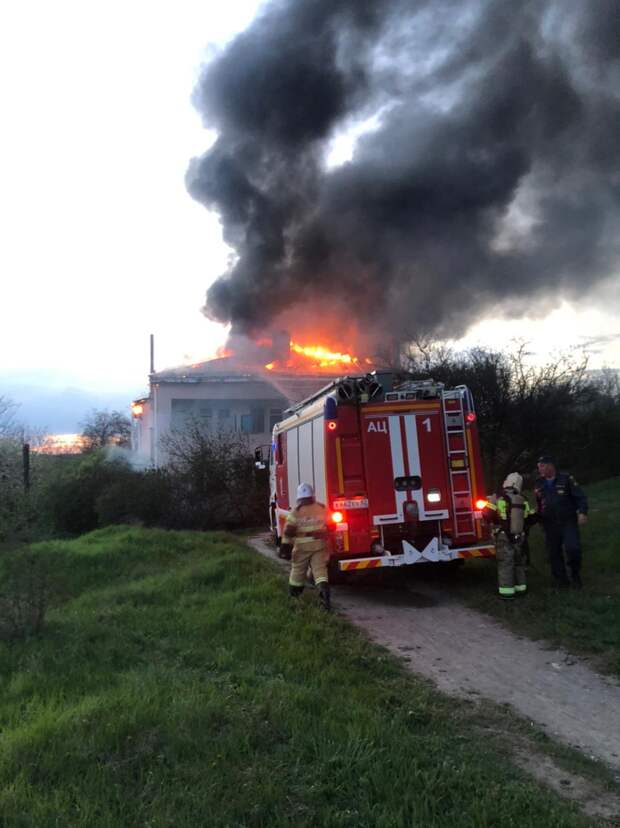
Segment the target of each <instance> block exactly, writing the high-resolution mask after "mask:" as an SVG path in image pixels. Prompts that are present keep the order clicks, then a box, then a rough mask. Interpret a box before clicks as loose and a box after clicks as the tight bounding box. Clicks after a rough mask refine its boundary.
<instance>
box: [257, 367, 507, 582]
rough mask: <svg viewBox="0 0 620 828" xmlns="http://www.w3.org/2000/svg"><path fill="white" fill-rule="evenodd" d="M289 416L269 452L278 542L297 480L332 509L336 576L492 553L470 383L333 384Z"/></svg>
mask: <svg viewBox="0 0 620 828" xmlns="http://www.w3.org/2000/svg"><path fill="white" fill-rule="evenodd" d="M285 414H286V415H287V416H286V418H285V419H284V420H282V422H280V423H278V424H277V425H276V426H275V428H274V430H273V440H272V445H271V450H270V466H269V468H270V486H271V510H270V511H271V528H272V531H273V533H274V536H275V539H276V542H279V540H280V538H281V536H282V532H283V527H284V522H285V520H286V516H287V514H288V512H289V510H290V509H291V508H292V507H293V506H294V505H295V492H296V489H297V486H298V485H299V483H300V482H303V483H311V484H312V485H313V486H314V490H315V493H316V498H317V500H319V501H320V502H322V503H324V504H325V505H326V506H327V508H328V514H329V530H330V532H329V535H330V543H329V549H330V565H331V567H332V569H333V570H336V571H338V570H339V571H340V572H348V571H351V570H361V569H369V568H377V567H396V566H403V565H409V564H416V563H423V562H442V561H445V562H449V561H455V560H458V559H463V558H471V557H492V556H493V555H494V554H495V550H494V547H493V543H492V542H491V539H490V535H489V532H488V529H487V528H486V526H485V524H484V523H483V521H482V513H481V511H480V510H481V509H482V508H483V505H484V498H485V486H484V481H483V474H482V465H481V459H480V445H479V440H478V429H477V423H476V412H475V409H474V402H473V399H472V395H471V393H470V391H469V389H468V388H467V387H465V386H464V385H461V386H457V387H456V388H452V389H448V388H445V387H444V386H443V385H442V384H440V383H435V382H433V381H432V380H424V381H420V380H415V379H414V378H413V377H412V376H410V375H402V374H394V373H376V372H375V373H373V374H367V375H365V376H360V377H344V378H342V379H338V380H336V381H334V382H331V383H330V384H329V385H326V386H325V387H324V388H323V389H321V390H320V391H319V392H317V393H316V394H315V395H313V396H311V397H308V398H307V399H305V400H303V401H302V402H300V403H299V404H297V405H295V406H294V407H292V408H290V409H288V411H286V412H285Z"/></svg>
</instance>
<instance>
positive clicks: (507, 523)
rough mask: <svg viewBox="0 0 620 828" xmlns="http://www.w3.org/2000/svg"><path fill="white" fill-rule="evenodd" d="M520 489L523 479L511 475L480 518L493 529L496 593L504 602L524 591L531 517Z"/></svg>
mask: <svg viewBox="0 0 620 828" xmlns="http://www.w3.org/2000/svg"><path fill="white" fill-rule="evenodd" d="M522 488H523V478H522V477H521V475H520V474H519V473H518V472H512V473H511V474H509V475H508V476H507V477H506V479H505V480H504V482H503V484H502V493H501V494H500V495H499V497H497V498H495V499H494V501H495V502H492V501H491V500H489V501H487V503H486V506H485V508H484V517H485V518H486V520H488V521H489V522H490V523H493V524H494V526H495V529H494V532H493V534H494V536H495V550H496V555H497V581H498V590H499V597H500V598H503V599H504V600H511V599H513V598H515V596H517V595H524V594H525V592H526V591H527V536H526V532H527V529H528V527H529V525H530V524H531V523H532V522H533V516H532V510H531V509H530V504H529V503H528V502H527V499H526V498H525V497H523V495H522V494H521V490H522Z"/></svg>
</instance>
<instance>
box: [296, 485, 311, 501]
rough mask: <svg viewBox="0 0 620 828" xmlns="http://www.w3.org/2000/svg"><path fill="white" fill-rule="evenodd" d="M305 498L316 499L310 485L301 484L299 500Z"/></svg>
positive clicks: (298, 491) (298, 492)
mask: <svg viewBox="0 0 620 828" xmlns="http://www.w3.org/2000/svg"><path fill="white" fill-rule="evenodd" d="M304 497H314V489H313V488H312V486H311V485H310V484H309V483H300V484H299V486H298V487H297V500H301V499H302V498H304Z"/></svg>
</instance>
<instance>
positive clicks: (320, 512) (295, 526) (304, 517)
mask: <svg viewBox="0 0 620 828" xmlns="http://www.w3.org/2000/svg"><path fill="white" fill-rule="evenodd" d="M326 532H327V510H326V509H325V506H323V504H322V503H317V502H316V501H315V502H314V503H307V504H304V505H303V506H296V507H295V508H294V509H292V510H291V511H290V512H289V514H288V516H287V518H286V523H285V524H284V541H285V543H293V544H295V546H296V547H298V548H299V549H300V550H301V549H303V550H305V551H306V552H316V551H318V550H319V549H321V548H322V547H323V546H324V544H325V536H326Z"/></svg>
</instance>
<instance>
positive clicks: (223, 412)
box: [217, 408, 230, 422]
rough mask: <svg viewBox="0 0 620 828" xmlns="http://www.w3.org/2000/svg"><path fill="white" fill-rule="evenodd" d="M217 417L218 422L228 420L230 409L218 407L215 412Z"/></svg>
mask: <svg viewBox="0 0 620 828" xmlns="http://www.w3.org/2000/svg"><path fill="white" fill-rule="evenodd" d="M217 418H218V420H219V421H220V422H222V420H230V409H229V408H219V409H218V412H217Z"/></svg>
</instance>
